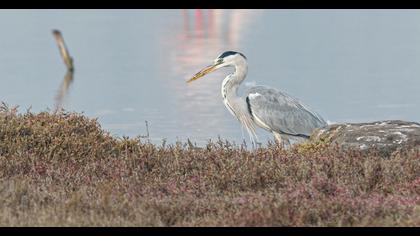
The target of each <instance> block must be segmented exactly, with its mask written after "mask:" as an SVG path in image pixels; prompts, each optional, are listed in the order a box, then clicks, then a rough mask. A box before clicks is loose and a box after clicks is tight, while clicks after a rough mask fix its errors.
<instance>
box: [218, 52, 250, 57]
mask: <svg viewBox="0 0 420 236" xmlns="http://www.w3.org/2000/svg"><path fill="white" fill-rule="evenodd" d="M236 54H240V55H241V56H243V57H244V58H245V59H246V56H245V55H244V54H242V53H240V52H234V51H226V52H224V53H222V54H221V55H220V56H219V57H218V58H225V57H228V56H231V55H236Z"/></svg>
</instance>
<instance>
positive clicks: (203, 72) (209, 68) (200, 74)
mask: <svg viewBox="0 0 420 236" xmlns="http://www.w3.org/2000/svg"><path fill="white" fill-rule="evenodd" d="M220 64H222V63H221V62H218V63H215V64H213V65H210V66H207V67H206V68H204V69H202V70H200V71H199V72H198V73H197V74H195V75H194V76H193V77H192V78H191V79H189V80H188V81H187V83H190V82H192V81H194V80H197V79H199V78H201V77H203V76H205V75H207V74H208V73H210V72H213V71H214V70H216V69H217V66H218V65H220Z"/></svg>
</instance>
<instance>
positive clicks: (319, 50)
mask: <svg viewBox="0 0 420 236" xmlns="http://www.w3.org/2000/svg"><path fill="white" fill-rule="evenodd" d="M55 28H57V29H59V30H61V31H62V33H63V36H64V39H65V41H66V43H67V46H68V48H69V50H70V54H71V55H72V56H73V58H74V60H75V67H76V72H75V75H74V81H73V83H72V84H71V85H70V88H69V91H68V94H67V95H66V97H65V103H64V108H65V109H66V110H69V111H76V112H83V113H84V114H86V115H88V116H90V117H98V118H99V121H100V123H101V125H102V127H103V128H104V129H106V130H109V131H110V132H111V133H112V134H114V135H116V136H122V135H125V136H130V137H134V136H137V135H145V134H146V128H145V123H144V122H145V121H146V120H147V121H148V122H149V131H150V137H151V140H152V141H153V142H156V143H159V142H161V140H162V139H167V141H169V142H175V141H176V140H185V139H186V138H191V139H192V140H193V141H195V142H197V143H198V144H200V143H204V142H206V140H208V139H215V138H217V137H218V136H219V135H220V136H221V137H223V138H226V139H230V140H232V141H235V142H237V143H238V142H241V141H242V139H243V135H242V132H241V129H240V126H239V124H238V122H237V121H236V119H235V118H233V117H232V116H231V115H230V113H229V112H228V111H227V110H226V108H225V107H224V105H223V103H222V98H221V95H220V86H221V82H222V80H223V78H224V77H225V76H226V75H227V74H228V73H229V72H230V69H223V70H221V71H218V72H215V73H213V74H211V75H209V76H207V77H205V78H202V79H201V80H198V81H196V82H195V83H192V84H188V85H187V84H186V83H185V81H186V80H187V79H188V78H189V77H190V76H192V75H193V74H194V73H196V72H197V71H198V70H200V69H201V68H202V67H204V66H206V65H208V64H209V63H211V62H212V60H213V59H214V58H215V57H216V56H217V55H218V54H220V53H221V52H223V51H226V50H237V51H241V52H242V53H244V54H245V55H246V56H247V58H248V62H249V74H248V77H247V79H246V80H245V81H246V82H247V85H250V84H251V85H252V84H253V83H257V84H266V85H270V86H273V87H277V88H280V89H283V90H285V91H287V92H288V93H289V94H292V95H294V96H295V97H298V98H300V99H301V100H303V101H304V102H305V103H306V104H308V105H309V106H311V107H312V108H313V109H314V110H316V111H317V112H318V113H320V114H321V115H322V116H323V117H324V118H325V119H327V120H330V121H333V122H362V121H374V120H383V119H404V120H411V121H417V122H418V121H420V92H419V88H420V11H419V10H255V11H254V10H203V11H196V10H1V11H0V29H1V30H2V34H1V37H0V52H1V53H0V78H1V86H0V100H1V101H5V102H6V103H8V104H10V105H20V107H21V111H24V110H25V109H26V108H29V107H32V111H35V112H38V111H45V110H46V109H51V110H52V109H53V108H54V103H55V100H54V98H55V96H56V94H57V92H58V89H59V87H60V84H61V83H62V80H63V79H64V76H65V73H66V70H65V66H64V64H63V62H62V60H61V58H60V55H59V52H58V49H57V45H56V44H55V41H54V39H53V37H52V34H51V30H52V29H55ZM243 88H246V86H245V85H244V86H243ZM243 90H244V89H243ZM258 134H259V136H260V138H261V139H262V141H266V140H267V139H269V138H271V136H270V135H267V133H266V132H265V131H263V130H260V131H259V132H258ZM244 137H245V138H247V136H246V135H245V136H244Z"/></svg>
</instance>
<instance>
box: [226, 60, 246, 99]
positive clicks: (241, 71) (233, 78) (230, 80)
mask: <svg viewBox="0 0 420 236" xmlns="http://www.w3.org/2000/svg"><path fill="white" fill-rule="evenodd" d="M247 72H248V65H247V64H246V62H245V61H241V62H239V63H237V64H236V65H235V71H234V72H233V73H232V74H230V75H228V76H227V77H226V78H225V79H224V80H223V83H222V96H223V99H232V98H235V97H238V96H239V95H238V88H239V85H241V83H242V81H243V80H244V79H245V77H246V74H247Z"/></svg>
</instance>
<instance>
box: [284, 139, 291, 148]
mask: <svg viewBox="0 0 420 236" xmlns="http://www.w3.org/2000/svg"><path fill="white" fill-rule="evenodd" d="M283 145H284V146H285V147H290V140H289V138H288V137H284V138H283Z"/></svg>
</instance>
